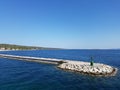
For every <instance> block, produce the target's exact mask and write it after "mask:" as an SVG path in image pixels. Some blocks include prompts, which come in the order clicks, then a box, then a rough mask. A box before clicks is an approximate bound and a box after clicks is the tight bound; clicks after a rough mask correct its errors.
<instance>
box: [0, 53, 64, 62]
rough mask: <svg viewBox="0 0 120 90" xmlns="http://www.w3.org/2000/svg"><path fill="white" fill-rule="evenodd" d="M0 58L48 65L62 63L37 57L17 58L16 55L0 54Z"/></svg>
mask: <svg viewBox="0 0 120 90" xmlns="http://www.w3.org/2000/svg"><path fill="white" fill-rule="evenodd" d="M0 57H1V58H9V59H16V60H24V61H31V62H40V63H50V64H59V62H64V61H63V60H61V59H53V58H39V57H30V56H17V55H7V54H0Z"/></svg>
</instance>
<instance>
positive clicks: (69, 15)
mask: <svg viewBox="0 0 120 90" xmlns="http://www.w3.org/2000/svg"><path fill="white" fill-rule="evenodd" d="M119 9H120V1H119V0H1V1H0V13H1V14H0V43H5V44H17V45H26V46H40V47H52V48H65V49H120V42H119V41H120V10H119Z"/></svg>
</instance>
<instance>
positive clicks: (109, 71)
mask: <svg viewBox="0 0 120 90" xmlns="http://www.w3.org/2000/svg"><path fill="white" fill-rule="evenodd" d="M0 57H1V58H9V59H16V60H24V61H32V62H38V63H50V64H57V65H58V68H60V69H64V70H71V71H75V72H80V73H84V74H89V75H96V76H114V75H115V74H116V73H117V68H114V67H112V66H109V65H105V64H101V63H94V65H93V66H91V65H90V63H89V62H82V61H71V60H63V59H53V58H39V57H29V56H16V55H6V54H0Z"/></svg>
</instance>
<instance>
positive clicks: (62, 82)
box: [0, 50, 120, 90]
mask: <svg viewBox="0 0 120 90" xmlns="http://www.w3.org/2000/svg"><path fill="white" fill-rule="evenodd" d="M0 53H4V54H13V55H22V56H23V55H24V56H35V57H48V58H58V59H71V60H82V61H90V60H89V57H90V56H93V57H94V61H95V62H100V63H105V64H109V65H112V66H114V67H117V68H118V69H120V50H50V51H49V50H39V51H6V52H0ZM0 90H120V72H119V71H118V73H117V75H116V76H114V77H93V76H88V75H82V74H80V73H75V72H70V71H63V70H60V69H58V68H56V66H55V65H50V64H41V63H34V62H26V61H17V60H10V59H3V58H0Z"/></svg>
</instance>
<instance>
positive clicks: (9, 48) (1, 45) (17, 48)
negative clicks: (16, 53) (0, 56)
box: [0, 44, 58, 50]
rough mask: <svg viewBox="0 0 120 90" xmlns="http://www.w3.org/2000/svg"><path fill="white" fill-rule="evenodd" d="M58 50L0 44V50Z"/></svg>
mask: <svg viewBox="0 0 120 90" xmlns="http://www.w3.org/2000/svg"><path fill="white" fill-rule="evenodd" d="M57 49H58V48H47V47H36V46H23V45H14V44H0V50H57Z"/></svg>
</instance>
